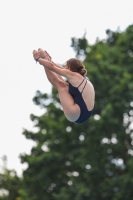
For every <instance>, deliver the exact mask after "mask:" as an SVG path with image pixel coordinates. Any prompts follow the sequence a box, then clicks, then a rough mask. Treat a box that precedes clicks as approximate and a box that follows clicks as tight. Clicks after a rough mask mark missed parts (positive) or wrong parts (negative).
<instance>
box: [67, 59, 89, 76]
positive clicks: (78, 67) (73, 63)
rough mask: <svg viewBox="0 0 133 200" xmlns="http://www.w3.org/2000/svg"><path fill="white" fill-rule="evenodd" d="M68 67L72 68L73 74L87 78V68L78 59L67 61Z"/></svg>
mask: <svg viewBox="0 0 133 200" xmlns="http://www.w3.org/2000/svg"><path fill="white" fill-rule="evenodd" d="M66 65H67V67H69V68H70V70H71V71H72V72H77V73H79V74H81V75H82V76H85V75H86V74H87V70H86V69H85V66H84V65H83V63H82V62H81V61H80V60H78V59H77V58H71V59H69V60H67V61H66Z"/></svg>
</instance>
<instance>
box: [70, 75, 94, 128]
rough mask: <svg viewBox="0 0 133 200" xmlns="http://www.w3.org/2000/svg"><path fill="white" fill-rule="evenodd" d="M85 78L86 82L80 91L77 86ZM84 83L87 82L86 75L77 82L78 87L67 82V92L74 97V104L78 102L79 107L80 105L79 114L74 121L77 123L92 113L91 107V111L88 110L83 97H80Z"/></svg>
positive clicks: (83, 120)
mask: <svg viewBox="0 0 133 200" xmlns="http://www.w3.org/2000/svg"><path fill="white" fill-rule="evenodd" d="M85 79H86V82H85V84H84V87H83V89H82V91H81V92H80V91H79V89H78V88H79V86H80V85H81V84H82V83H83V82H84V80H85ZM86 84H87V78H86V77H84V79H83V81H82V82H81V83H80V84H79V86H78V87H74V86H72V85H71V84H70V83H69V93H70V94H71V95H72V97H73V98H74V102H75V103H76V104H78V105H79V107H80V116H79V118H78V119H77V120H76V121H75V123H77V124H80V123H83V122H85V121H86V120H87V119H89V117H90V116H91V115H92V113H93V109H92V110H91V111H88V109H87V106H86V104H85V102H84V99H83V97H82V93H83V91H84V88H85V86H86Z"/></svg>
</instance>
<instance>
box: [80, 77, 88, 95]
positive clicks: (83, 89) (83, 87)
mask: <svg viewBox="0 0 133 200" xmlns="http://www.w3.org/2000/svg"><path fill="white" fill-rule="evenodd" d="M86 84H87V80H86V82H85V84H84V87H83V89H82V91H81V94H82V92H83V91H84V89H85V86H86Z"/></svg>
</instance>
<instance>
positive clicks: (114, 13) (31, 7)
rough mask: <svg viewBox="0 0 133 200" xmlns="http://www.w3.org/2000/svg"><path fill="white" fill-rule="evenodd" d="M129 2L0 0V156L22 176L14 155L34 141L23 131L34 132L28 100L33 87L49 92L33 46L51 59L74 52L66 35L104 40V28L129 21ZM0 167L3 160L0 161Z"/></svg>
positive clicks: (132, 14) (132, 17) (61, 59)
mask: <svg viewBox="0 0 133 200" xmlns="http://www.w3.org/2000/svg"><path fill="white" fill-rule="evenodd" d="M132 6H133V2H132V0H126V1H125V0H117V1H116V0H112V1H108V0H100V1H99V0H49V1H47V0H37V1H36V0H28V1H27V0H23V1H18V0H5V1H1V2H0V28H1V30H0V92H1V98H0V122H1V123H0V133H1V134H0V157H2V156H3V155H7V157H8V164H7V167H8V168H10V169H11V168H14V169H16V170H17V171H18V173H19V174H21V171H22V168H23V167H22V165H21V164H20V160H19V158H18V155H19V154H20V153H23V152H27V153H29V152H30V149H31V147H32V145H33V142H31V141H29V140H27V139H25V137H24V136H22V129H23V127H24V128H27V129H30V130H33V124H32V123H31V121H30V118H29V116H30V114H31V113H34V114H36V115H39V114H41V113H42V111H41V110H40V109H39V108H38V107H36V106H35V105H34V104H33V102H32V98H33V97H34V95H35V91H36V90H40V91H42V92H44V93H50V92H51V84H50V83H49V82H48V81H47V79H46V76H45V73H44V70H43V68H42V67H41V66H39V65H38V64H36V63H35V61H34V60H33V57H32V51H33V49H38V48H39V47H41V48H43V49H46V50H47V51H48V52H49V53H50V54H51V55H52V58H53V60H54V61H55V62H58V63H64V62H65V61H66V60H67V59H69V58H70V57H74V56H75V53H74V51H73V50H72V48H71V47H70V45H71V37H77V38H80V37H82V36H83V34H84V33H85V30H86V31H87V39H88V42H89V43H90V44H92V43H94V42H95V40H96V38H97V37H99V38H100V39H104V38H106V34H105V30H106V29H108V28H110V29H111V30H117V28H118V27H120V30H124V29H125V28H127V26H129V25H130V24H132V23H133V12H132ZM0 165H2V161H1V160H0Z"/></svg>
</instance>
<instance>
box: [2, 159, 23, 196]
mask: <svg viewBox="0 0 133 200" xmlns="http://www.w3.org/2000/svg"><path fill="white" fill-rule="evenodd" d="M3 162H4V166H3V167H2V172H1V173H0V200H20V199H19V196H20V195H19V189H20V188H21V187H22V180H21V178H20V177H18V176H17V173H16V171H15V170H8V169H7V167H6V165H5V164H6V162H7V160H6V156H4V157H3Z"/></svg>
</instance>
